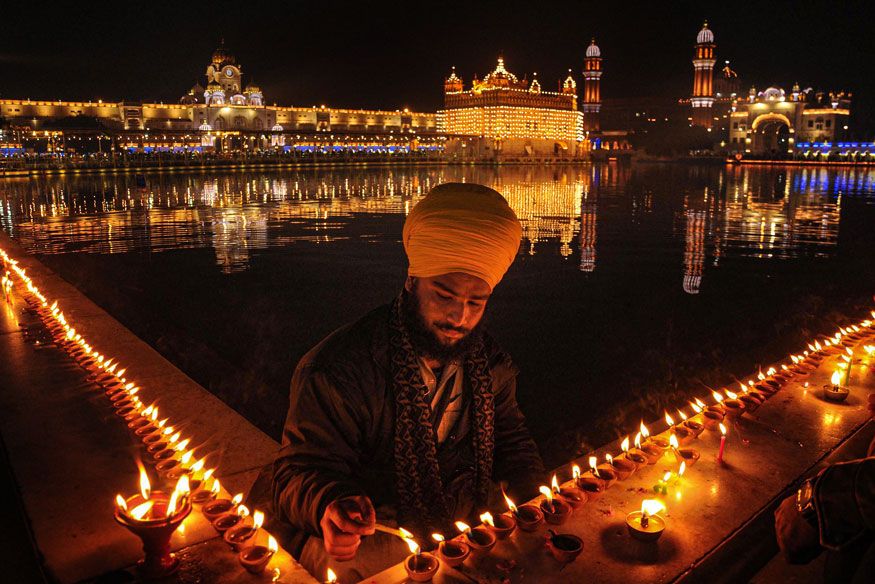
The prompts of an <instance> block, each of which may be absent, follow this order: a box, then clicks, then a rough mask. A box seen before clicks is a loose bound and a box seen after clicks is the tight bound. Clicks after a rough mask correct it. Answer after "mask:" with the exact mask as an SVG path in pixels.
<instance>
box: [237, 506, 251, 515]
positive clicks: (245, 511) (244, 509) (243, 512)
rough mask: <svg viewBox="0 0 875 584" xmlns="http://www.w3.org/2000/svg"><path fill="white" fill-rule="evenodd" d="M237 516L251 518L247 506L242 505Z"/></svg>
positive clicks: (238, 508)
mask: <svg viewBox="0 0 875 584" xmlns="http://www.w3.org/2000/svg"><path fill="white" fill-rule="evenodd" d="M237 515H239V516H240V517H249V507H247V506H246V505H240V506H239V507H237Z"/></svg>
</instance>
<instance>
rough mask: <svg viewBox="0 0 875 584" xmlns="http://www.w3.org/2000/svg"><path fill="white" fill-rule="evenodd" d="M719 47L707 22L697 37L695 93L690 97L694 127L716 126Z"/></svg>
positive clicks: (694, 64) (694, 67)
mask: <svg viewBox="0 0 875 584" xmlns="http://www.w3.org/2000/svg"><path fill="white" fill-rule="evenodd" d="M716 49H717V45H716V44H715V43H714V33H713V32H711V29H709V28H708V23H707V22H706V23H705V24H704V25H702V30H700V31H699V34H698V35H696V46H695V47H694V51H695V54H694V56H693V93H692V96H691V97H690V106H691V107H692V122H693V125H694V126H703V127H705V128H710V127H712V126H713V125H714V113H713V109H712V108H713V106H714V63H716V62H717V60H716V58H715V51H716Z"/></svg>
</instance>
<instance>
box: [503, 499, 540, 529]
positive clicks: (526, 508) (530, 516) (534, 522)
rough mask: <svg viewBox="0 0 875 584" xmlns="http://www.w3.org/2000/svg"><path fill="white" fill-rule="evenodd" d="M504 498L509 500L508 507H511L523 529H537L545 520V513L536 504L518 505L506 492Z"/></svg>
mask: <svg viewBox="0 0 875 584" xmlns="http://www.w3.org/2000/svg"><path fill="white" fill-rule="evenodd" d="M504 500H505V501H506V502H507V508H508V509H510V512H511V514H512V515H513V517H514V519H516V522H517V525H518V526H519V528H520V529H521V530H522V531H535V530H536V529H537V528H538V525H539V524H540V523H541V522H542V521H543V520H544V514H543V513H542V512H541V510H540V509H538V508H537V507H535V506H534V505H523V506H522V507H517V506H516V505H515V504H514V502H513V501H511V499H510V497H508V496H507V495H506V494H505V495H504Z"/></svg>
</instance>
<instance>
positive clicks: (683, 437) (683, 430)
mask: <svg viewBox="0 0 875 584" xmlns="http://www.w3.org/2000/svg"><path fill="white" fill-rule="evenodd" d="M678 413H680V410H678ZM682 421H683V420H682ZM665 423H666V424H667V425H668V430H669V431H670V432H674V433H675V435H676V436H677V438H678V441H679V442H680V443H681V444H686V443H687V442H690V441H691V440H692V439H693V438H695V436H693V431H692V430H690V429H689V428H687V427H686V426H684V425H683V424H675V423H674V418H672V417H671V416H670V415H669V414H668V412H665ZM669 446H670V445H669Z"/></svg>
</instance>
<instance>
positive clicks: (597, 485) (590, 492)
mask: <svg viewBox="0 0 875 584" xmlns="http://www.w3.org/2000/svg"><path fill="white" fill-rule="evenodd" d="M571 473H572V476H573V477H574V484H575V485H577V488H578V489H580V490H581V491H583V493H584V494H585V495H586V500H587V501H595V500H596V499H598V498H599V497H601V495H602V493H604V492H605V482H604V481H603V480H601V479H600V478H598V477H595V476H593V475H592V474H588V475H586V476H581V474H580V467H579V466H577V465H576V464H575V465H574V466H573V467H571Z"/></svg>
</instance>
